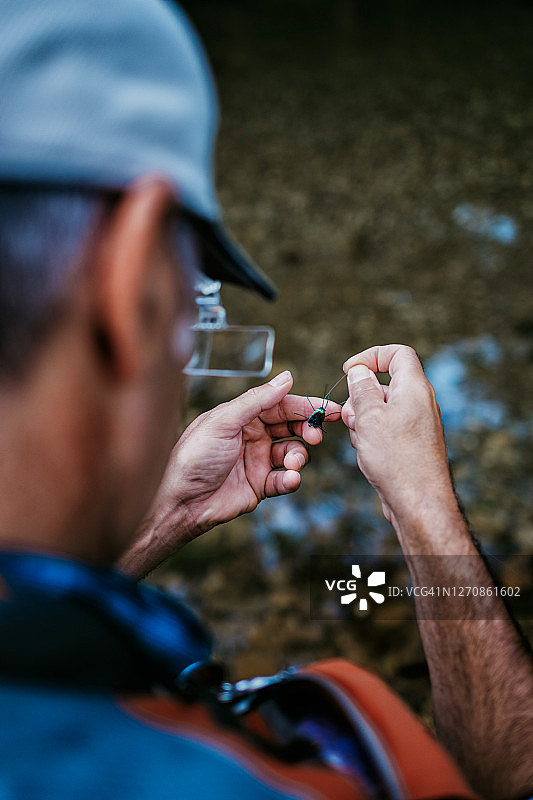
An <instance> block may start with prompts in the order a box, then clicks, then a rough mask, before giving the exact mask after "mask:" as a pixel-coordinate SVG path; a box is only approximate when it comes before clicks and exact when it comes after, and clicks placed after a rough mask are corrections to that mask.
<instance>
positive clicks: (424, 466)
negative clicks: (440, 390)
mask: <svg viewBox="0 0 533 800" xmlns="http://www.w3.org/2000/svg"><path fill="white" fill-rule="evenodd" d="M344 371H345V372H347V373H348V390H349V393H350V397H349V399H348V401H347V402H346V403H345V405H344V408H343V410H342V418H343V421H344V422H345V424H346V425H347V426H348V428H349V430H350V440H351V442H352V445H353V446H354V447H355V448H356V450H357V461H358V464H359V467H360V469H361V471H362V472H363V474H364V475H365V477H366V478H367V480H368V481H369V482H370V483H371V484H372V485H373V486H374V488H375V489H376V490H377V492H378V494H379V497H380V499H381V502H382V505H383V512H384V514H385V516H386V518H387V519H388V520H389V521H390V522H392V523H393V524H395V527H396V523H397V521H398V519H399V518H401V519H403V520H404V519H406V520H413V519H414V518H415V517H416V518H417V520H420V518H421V517H422V516H425V515H426V513H427V512H429V513H431V514H435V511H436V508H437V507H438V506H440V505H442V504H444V505H445V506H447V507H449V508H454V509H455V508H457V505H456V501H455V496H454V492H453V487H452V482H451V478H450V474H449V468H448V460H447V457H446V447H445V444H444V434H443V430H442V423H441V417H440V411H439V407H438V405H437V402H436V400H435V392H434V390H433V387H432V386H431V384H430V383H429V381H428V380H427V379H426V377H425V375H424V371H423V369H422V365H421V363H420V361H419V360H418V357H417V355H416V353H415V351H414V350H412V349H411V348H410V347H406V346H405V345H398V344H391V345H386V346H384V347H371V348H369V349H368V350H365V351H364V352H362V353H359V354H357V355H355V356H352V357H351V358H349V359H348V360H347V361H346V362H345V364H344ZM376 372H388V373H389V374H390V384H389V385H388V386H383V385H381V384H380V383H379V381H378V379H377V377H376V374H375V373H376ZM428 500H429V501H430V503H431V508H428Z"/></svg>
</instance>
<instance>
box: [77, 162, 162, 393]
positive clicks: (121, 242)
mask: <svg viewBox="0 0 533 800" xmlns="http://www.w3.org/2000/svg"><path fill="white" fill-rule="evenodd" d="M173 202H175V195H174V191H173V189H172V187H171V186H170V185H169V184H167V183H166V182H165V180H164V179H162V178H159V177H153V178H151V177H146V178H143V179H140V180H139V181H137V182H135V183H134V184H132V185H131V186H130V187H129V188H128V189H127V190H126V191H125V192H124V194H123V195H122V196H121V198H120V200H119V202H118V205H117V206H116V207H115V208H114V210H113V213H112V215H111V217H110V219H109V220H107V221H106V224H105V228H104V230H103V231H102V235H101V237H100V241H99V243H98V246H97V252H96V254H95V264H94V272H93V280H94V283H93V290H94V291H93V313H94V320H95V337H96V341H97V342H98V345H99V348H100V351H101V352H103V353H105V356H106V360H107V362H108V363H107V366H108V367H111V369H112V372H113V373H114V374H115V376H116V377H118V378H121V379H128V378H131V377H132V376H134V375H135V374H136V373H137V372H138V371H139V369H141V368H142V366H143V361H144V359H145V356H146V355H147V353H148V352H149V350H150V345H151V343H150V341H149V336H148V335H147V334H148V332H147V330H146V326H147V322H148V320H147V312H150V310H152V311H153V313H154V314H155V315H157V314H158V313H159V311H160V310H161V309H158V308H155V309H154V308H152V309H150V305H151V306H153V305H154V303H155V304H156V305H157V303H158V300H159V301H160V302H162V303H166V304H168V303H169V302H170V301H171V302H172V306H174V300H173V293H172V292H171V293H169V292H168V286H166V287H165V290H164V291H159V293H157V286H156V284H157V281H154V277H155V276H154V269H157V267H158V266H159V268H160V269H161V270H163V269H164V265H163V264H162V248H161V236H162V231H163V221H164V219H165V216H166V214H167V212H168V209H169V207H170V205H171V204H172V203H173ZM158 259H159V263H158ZM167 269H168V265H167Z"/></svg>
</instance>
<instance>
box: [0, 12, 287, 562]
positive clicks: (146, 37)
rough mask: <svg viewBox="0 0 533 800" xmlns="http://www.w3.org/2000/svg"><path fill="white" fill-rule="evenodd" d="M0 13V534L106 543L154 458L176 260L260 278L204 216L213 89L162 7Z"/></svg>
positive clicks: (184, 299) (168, 408)
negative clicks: (98, 535)
mask: <svg viewBox="0 0 533 800" xmlns="http://www.w3.org/2000/svg"><path fill="white" fill-rule="evenodd" d="M0 17H1V19H2V48H0V96H1V97H2V113H1V115H0V404H1V405H2V411H3V420H4V433H3V450H4V452H5V453H7V457H6V458H4V459H3V464H2V466H1V467H0V487H1V488H2V494H3V496H4V497H9V498H10V502H7V503H5V504H4V507H3V508H2V509H1V511H0V532H1V533H2V535H4V537H5V536H6V535H7V536H8V537H12V539H13V541H14V542H15V543H17V541H23V542H24V543H26V544H40V545H41V546H43V547H47V546H49V547H55V548H56V549H59V550H64V551H66V552H71V553H77V554H78V555H80V556H82V557H85V558H92V559H94V560H105V559H111V558H114V557H116V555H117V554H118V552H119V551H120V549H121V548H122V547H123V546H124V544H125V542H126V541H127V538H128V536H130V535H131V532H132V530H133V528H134V526H135V524H136V522H137V521H138V518H139V516H140V515H141V514H142V513H143V511H144V510H145V508H146V505H147V503H148V502H149V500H150V498H151V495H152V493H153V491H154V489H155V487H156V484H157V481H158V478H159V477H160V474H161V470H162V468H163V466H164V462H165V459H166V456H167V455H168V449H169V445H170V443H171V441H172V435H173V429H174V427H175V424H176V420H177V415H178V407H179V404H180V397H181V395H182V388H183V387H182V380H183V379H182V374H181V370H182V368H183V367H184V365H185V363H186V361H187V358H188V356H189V355H190V353H189V352H188V336H187V328H188V324H189V323H190V321H191V310H192V275H193V272H194V270H195V269H198V268H200V269H204V270H205V271H206V272H207V273H208V274H209V275H210V276H211V277H218V278H221V279H227V280H232V281H233V282H236V283H241V284H243V285H246V286H248V287H249V288H255V289H256V290H258V291H259V292H260V293H262V294H263V295H264V296H272V294H273V292H272V287H271V285H270V284H269V282H268V280H267V279H266V278H265V277H264V276H263V275H262V274H261V273H260V272H259V271H258V270H257V268H256V267H255V266H254V265H253V264H252V262H250V260H249V259H248V258H247V257H246V255H245V254H244V253H243V252H242V251H241V250H240V249H239V248H238V247H237V246H236V245H235V243H234V242H233V241H232V240H231V238H230V237H229V236H228V234H227V232H226V231H225V229H224V228H223V226H222V224H221V219H220V210H219V207H218V203H217V201H216V195H215V190H214V184H213V175H212V155H213V146H214V137H215V133H216V107H215V97H214V90H213V86H212V82H211V78H210V75H209V71H208V69H207V66H206V62H205V58H204V56H203V54H202V51H201V48H200V46H199V43H198V40H197V38H196V36H195V34H194V32H193V31H192V29H191V27H190V25H189V23H188V22H187V20H186V19H185V18H184V16H183V14H182V12H181V11H180V10H179V9H177V8H176V7H174V6H173V4H172V3H170V2H165V0H95V2H92V3H87V2H86V0H48V1H47V0H45V2H43V0H0ZM195 261H196V262H197V263H191V262H195ZM6 492H7V494H6ZM36 514H37V515H36ZM39 518H40V523H39V529H38V530H36V529H35V524H36V521H38V520H39ZM72 526H75V527H76V532H75V533H74V532H73V530H72ZM95 530H97V531H100V532H102V535H103V534H104V533H105V534H106V537H107V538H106V540H105V544H104V540H103V539H102V540H101V541H96V540H95V538H94V536H95V534H94V532H95ZM69 536H70V540H69V539H68V537H69ZM39 537H40V538H39ZM53 537H55V538H53ZM91 537H92V538H91ZM52 539H53V540H52ZM106 547H107V552H104V551H105V549H106Z"/></svg>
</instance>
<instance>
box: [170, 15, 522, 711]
mask: <svg viewBox="0 0 533 800" xmlns="http://www.w3.org/2000/svg"><path fill="white" fill-rule="evenodd" d="M184 5H185V7H186V8H187V10H188V11H189V13H190V14H191V16H192V18H193V20H194V22H195V24H196V26H197V28H198V30H199V31H200V33H201V35H202V37H203V39H204V41H205V42H206V45H207V49H208V52H209V56H210V59H211V62H212V65H213V70H214V73H215V75H216V79H217V82H218V85H219V90H220V98H221V107H222V127H221V132H220V138H219V147H218V185H219V188H220V195H221V199H222V204H223V207H224V210H225V213H226V216H227V220H228V222H229V224H230V227H231V228H232V230H233V231H234V233H235V234H236V235H237V236H238V238H239V240H240V241H241V242H242V243H243V244H244V245H245V247H246V248H247V249H248V250H249V252H250V253H252V254H253V256H254V257H255V259H256V260H257V261H258V263H259V264H260V265H261V266H262V267H263V269H264V270H265V271H266V272H267V273H268V274H269V275H270V276H271V277H272V279H273V280H274V281H275V283H276V284H277V286H278V287H279V290H280V295H279V299H278V300H277V302H276V303H275V304H268V303H265V302H263V301H261V300H260V299H256V298H255V297H252V296H251V295H249V294H248V293H245V292H243V291H241V290H238V289H231V288H226V289H225V291H224V293H223V299H224V300H225V304H226V306H227V308H228V316H229V319H230V321H231V322H232V323H235V324H239V323H242V324H254V323H268V324H270V325H272V326H273V327H275V329H276V332H277V344H276V348H275V353H274V355H275V363H274V369H273V374H275V373H277V372H280V371H282V370H283V369H286V368H289V369H291V370H292V372H293V375H294V377H295V382H294V391H296V392H298V393H303V392H307V393H310V394H318V395H319V394H321V392H322V389H323V386H324V384H325V383H326V382H327V383H329V385H332V384H333V383H334V382H335V381H336V380H337V378H338V377H339V376H340V374H341V365H342V362H343V361H344V360H345V359H346V358H347V357H348V356H349V355H351V354H353V353H355V352H357V351H359V350H361V349H363V348H365V347H368V346H370V345H373V344H378V343H381V344H385V343H388V342H405V343H408V344H411V345H412V346H413V347H415V348H416V349H417V351H418V353H419V354H420V357H421V358H422V360H423V363H424V366H425V369H426V372H427V374H428V377H429V378H430V380H432V382H433V384H434V386H435V388H436V391H437V398H438V401H439V403H440V406H441V409H442V415H443V420H444V424H445V429H446V434H447V442H448V447H449V453H450V457H451V460H452V465H453V471H454V476H455V480H456V484H457V488H458V491H459V494H460V496H461V498H462V501H463V503H464V506H465V508H466V511H467V514H468V517H469V519H470V521H471V524H472V527H473V529H474V531H475V532H476V535H477V536H478V538H479V539H480V540H481V541H482V543H483V544H484V546H485V547H486V548H487V550H488V551H489V552H497V553H504V554H506V555H509V556H512V555H513V554H524V553H528V554H531V553H533V511H532V509H533V455H532V449H531V439H532V432H533V405H532V395H533V371H532V369H531V367H532V360H533V291H532V281H531V277H530V275H531V262H532V257H533V193H532V189H533V103H532V100H533V69H532V68H533V48H532V46H531V42H532V34H533V9H532V8H531V6H530V5H529V4H528V3H525V2H518V1H517V0H509V1H508V2H506V3H503V2H494V1H492V0H486V1H485V2H473V0H465V1H464V2H461V3H458V2H449V3H443V2H440V1H439V2H435V3H426V2H424V3H422V2H416V1H413V2H409V0H366V1H365V2H363V1H361V2H356V0H329V1H328V0H283V1H282V0H264V1H263V2H262V3H260V4H256V3H249V2H245V0H188V2H185V3H184ZM251 385H253V381H250V380H240V379H208V380H205V381H204V382H199V383H196V384H195V385H194V386H193V391H192V394H191V400H190V408H189V418H192V417H194V416H195V415H196V414H198V413H199V412H201V411H203V410H205V409H206V408H209V407H212V406H213V405H215V404H217V403H218V402H220V401H223V400H227V399H229V398H231V397H233V396H235V395H236V394H238V393H239V392H241V391H243V390H244V389H246V388H248V387H249V386H251ZM345 397H346V384H341V385H340V386H339V387H338V388H337V389H336V390H335V395H334V398H335V399H337V400H339V401H341V400H343V399H344V398H345ZM397 551H398V546H397V543H396V540H395V536H394V534H393V531H392V528H391V527H390V526H389V525H388V523H387V522H386V521H385V520H384V518H383V516H382V514H381V509H380V504H379V502H378V501H377V498H376V496H375V494H374V492H373V490H372V489H371V488H370V487H369V486H368V485H367V484H366V482H365V480H364V479H363V478H362V476H361V475H360V473H359V471H358V469H357V466H356V463H355V454H354V451H353V450H352V449H351V448H350V446H349V442H348V438H347V435H346V432H345V429H344V428H343V426H342V424H341V423H338V424H329V425H327V435H326V436H325V441H324V443H323V444H322V445H321V446H320V447H318V448H315V449H314V450H313V452H312V455H311V463H310V465H309V466H308V467H307V469H306V470H305V472H304V479H303V485H302V487H301V489H300V491H299V492H298V493H297V494H295V495H291V496H288V497H284V498H280V499H276V500H268V501H265V502H264V503H263V504H262V505H261V506H260V507H259V508H258V509H257V511H256V512H255V513H254V514H252V515H248V516H246V517H242V518H240V519H238V520H235V521H234V522H232V523H230V524H227V525H224V526H221V527H220V528H219V529H217V530H215V531H213V532H211V533H209V534H207V535H206V536H204V537H203V538H202V539H200V540H198V541H196V542H195V543H193V544H191V545H189V546H188V547H186V548H185V549H184V550H183V551H181V552H180V553H179V554H178V555H177V556H176V557H175V558H174V559H173V560H172V562H171V563H170V564H168V565H167V566H166V567H165V569H164V570H163V571H161V572H160V573H159V574H158V575H157V576H156V579H157V580H159V581H162V582H164V583H165V584H166V585H167V586H170V587H171V588H173V589H174V590H175V591H176V592H178V593H179V594H181V595H183V596H185V597H186V598H187V599H188V600H189V601H190V602H191V603H192V604H193V605H194V606H195V607H196V608H198V609H199V610H200V612H201V613H202V615H203V616H204V618H205V619H207V621H208V623H209V624H210V626H211V628H212V629H213V630H214V632H215V634H216V636H217V637H218V640H219V646H218V652H219V653H220V655H221V656H222V657H223V658H225V659H226V660H227V661H228V663H229V664H230V666H231V668H232V671H233V675H234V677H237V676H238V677H248V676H251V675H255V674H262V673H268V672H272V671H275V670H277V669H279V668H281V667H284V666H286V665H288V664H292V663H298V662H302V661H308V660H311V659H315V658H320V657H325V656H331V655H344V656H347V657H349V658H353V659H356V660H358V661H359V662H361V663H363V664H366V665H368V666H371V667H372V668H374V669H376V670H377V671H378V672H379V673H380V674H381V675H382V676H383V677H385V678H386V679H387V680H389V681H390V682H391V683H392V684H393V685H394V686H395V688H396V689H397V690H398V691H399V692H400V693H401V694H402V695H403V696H404V698H405V699H407V701H408V702H409V703H411V705H412V706H413V707H414V708H415V709H417V710H418V711H419V712H420V713H422V715H423V716H424V717H426V718H427V719H428V720H429V718H430V704H429V693H428V679H427V672H426V667H425V663H424V659H423V652H422V649H421V645H420V640H419V637H418V633H417V629H416V623H415V622H413V621H409V620H406V621H404V622H394V623H390V622H389V623H387V622H385V621H381V622H375V621H373V622H371V623H370V622H368V623H365V622H364V621H363V622H355V621H342V622H341V621H338V622H333V621H329V622H328V621H313V620H311V619H310V618H309V577H308V573H309V555H310V554H312V553H325V554H335V553H352V552H353V553H375V554H380V553H395V552H397ZM529 633H531V629H530V630H529Z"/></svg>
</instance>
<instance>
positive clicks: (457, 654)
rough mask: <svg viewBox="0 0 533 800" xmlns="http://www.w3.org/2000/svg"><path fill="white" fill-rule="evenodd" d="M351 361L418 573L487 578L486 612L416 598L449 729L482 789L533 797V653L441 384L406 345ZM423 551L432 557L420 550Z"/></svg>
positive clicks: (359, 417)
mask: <svg viewBox="0 0 533 800" xmlns="http://www.w3.org/2000/svg"><path fill="white" fill-rule="evenodd" d="M344 370H345V371H346V372H348V388H349V392H350V399H349V400H348V401H347V402H346V403H345V405H344V408H343V410H342V418H343V420H344V422H345V423H346V425H347V426H348V428H349V429H350V439H351V441H352V444H353V446H354V447H355V448H357V460H358V463H359V466H360V468H361V471H362V472H363V473H364V474H365V476H366V477H367V479H368V480H369V481H370V483H372V485H373V486H374V487H375V488H376V489H377V491H378V493H379V496H380V498H381V502H382V505H383V510H384V513H385V516H386V517H387V519H389V520H390V522H392V524H393V525H394V527H395V529H396V532H397V534H398V539H399V541H400V544H401V546H402V550H403V552H404V555H405V557H406V560H407V564H408V566H409V569H410V570H411V576H412V578H413V583H418V584H422V585H426V586H439V585H442V586H455V585H456V584H457V582H459V583H460V582H461V581H462V576H463V575H464V574H465V573H467V577H468V581H467V580H464V581H463V582H464V583H469V584H470V583H472V584H473V585H475V586H479V587H483V588H486V589H487V591H486V592H485V599H484V606H483V611H484V615H485V616H484V618H483V619H479V618H476V613H475V611H474V607H473V604H474V603H475V602H477V601H476V600H475V599H473V598H471V597H465V598H461V600H460V604H458V602H457V599H456V598H455V596H454V597H453V598H451V599H448V598H446V597H440V596H435V597H433V595H432V594H430V593H428V595H427V596H426V597H417V598H416V599H415V603H416V608H417V616H418V625H419V629H420V634H421V637H422V642H423V645H424V650H425V653H426V658H427V662H428V666H429V671H430V674H431V686H432V694H433V707H434V711H435V722H436V727H437V733H438V735H439V738H440V739H441V741H442V742H443V743H444V744H445V745H446V746H447V747H448V749H449V750H450V752H451V753H452V754H453V755H454V756H455V758H456V760H457V762H458V763H459V765H460V766H461V767H462V768H463V771H464V773H465V775H466V777H467V778H468V780H469V781H470V782H471V784H472V786H473V787H474V788H475V789H476V790H477V791H478V792H479V793H480V795H481V796H482V797H485V798H487V800H489V799H490V800H493V798H494V800H501V798H503V797H507V798H513V797H524V796H528V797H529V793H530V792H531V789H532V787H533V766H532V763H531V753H532V752H533V733H532V731H533V662H532V659H531V654H530V653H529V652H527V651H526V649H525V648H524V646H523V643H522V641H521V639H520V636H519V634H518V632H517V629H516V628H515V626H514V625H513V623H512V622H511V619H510V618H508V617H507V615H506V611H505V607H504V606H503V603H502V600H501V598H500V597H498V596H496V595H495V593H494V591H493V590H494V584H493V581H492V578H491V576H490V575H489V573H488V571H487V569H486V567H485V564H484V562H483V560H482V558H481V557H480V555H479V553H478V551H477V549H476V547H475V546H474V543H473V541H472V538H471V536H470V533H469V531H468V527H467V525H466V523H465V521H464V520H463V518H462V515H461V512H460V510H459V507H458V505H457V502H456V499H455V495H454V491H453V487H452V482H451V478H450V473H449V468H448V461H447V458H446V450H445V446H444V435H443V431H442V424H441V419H440V412H439V407H438V405H437V403H436V400H435V393H434V391H433V388H432V386H431V384H430V383H429V382H428V381H427V380H426V378H425V376H424V373H423V370H422V366H421V364H420V361H419V360H418V358H417V355H416V353H415V352H414V350H411V348H409V347H404V346H403V345H397V344H391V345H387V346H386V347H372V348H370V349H369V350H365V351H364V352H363V353H359V354H358V355H356V356H352V358H350V359H348V361H346V363H345V364H344ZM376 372H388V373H389V374H390V376H391V380H390V384H389V386H381V385H380V384H379V382H378V380H377V378H376V375H375V373H376ZM420 554H425V555H432V556H433V557H432V558H425V559H419V560H418V561H417V559H416V555H420ZM439 555H445V556H450V555H455V556H457V558H454V559H450V558H449V557H448V558H439ZM413 556H415V558H413ZM462 556H468V557H469V558H466V559H465V558H462ZM488 589H490V590H491V591H490V592H489V591H488Z"/></svg>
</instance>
